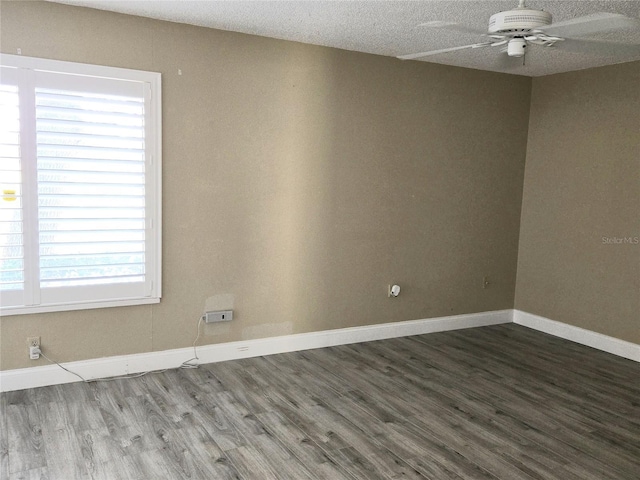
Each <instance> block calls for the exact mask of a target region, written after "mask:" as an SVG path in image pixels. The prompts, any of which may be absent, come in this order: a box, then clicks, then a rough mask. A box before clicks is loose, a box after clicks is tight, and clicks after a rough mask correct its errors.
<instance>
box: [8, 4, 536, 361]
mask: <svg viewBox="0 0 640 480" xmlns="http://www.w3.org/2000/svg"><path fill="white" fill-rule="evenodd" d="M1 8H2V10H1V17H2V18H1V22H2V23H1V25H0V27H1V35H2V36H1V38H0V40H1V49H2V52H5V53H15V52H16V49H17V48H21V49H22V54H23V55H27V56H39V57H44V58H53V59H61V60H69V61H77V62H87V63H95V64H101V65H111V66H118V67H128V68H135V69H143V70H152V71H158V72H161V73H162V76H163V122H164V126H163V136H164V139H163V140H164V145H163V153H164V172H163V182H164V200H163V209H164V215H163V222H164V228H163V235H164V237H163V242H164V243H163V255H164V262H163V268H164V271H163V273H164V278H163V287H164V292H163V293H164V295H163V299H162V302H161V303H160V304H158V305H154V306H140V307H127V308H111V309H102V310H88V311H75V312H62V313H55V314H40V315H22V316H12V317H4V318H2V320H1V322H2V323H1V336H2V338H1V350H2V354H1V362H2V365H1V368H2V369H11V368H18V367H27V366H35V365H39V364H44V363H45V362H44V361H37V362H34V361H29V360H28V358H27V350H26V343H25V342H26V337H27V336H32V335H39V336H41V337H42V345H43V348H45V349H46V351H47V352H49V354H50V356H52V357H53V358H56V359H58V360H59V361H70V360H79V359H85V358H95V357H102V356H109V355H120V354H129V353H137V352H147V351H154V350H164V349H170V348H178V347H186V346H189V345H190V344H191V342H192V341H193V339H194V337H195V333H196V323H197V320H198V318H199V316H200V315H201V314H202V313H203V311H204V310H205V309H213V308H231V307H232V308H234V310H235V312H234V315H235V318H234V320H233V322H232V323H229V324H222V325H217V326H209V325H208V326H206V327H205V328H204V336H203V337H201V344H205V343H216V342H226V341H233V340H240V339H249V338H257V337H266V336H272V335H281V334H288V333H301V332H309V331H318V330H324V329H332V328H340V327H348V326H358V325H366V324H376V323H383V322H390V321H402V320H411V319H419V318H428V317H435V316H442V315H450V314H461V313H468V312H480V311H488V310H499V309H508V308H512V307H513V300H514V287H515V275H516V263H517V245H518V234H519V217H520V206H521V195H522V182H523V175H524V160H525V149H526V139H527V122H528V118H529V95H530V87H531V80H530V79H528V78H524V77H518V76H508V75H501V74H494V73H488V72H481V71H473V70H465V69H459V68H453V67H447V66H440V65H433V64H425V63H418V62H400V61H398V60H395V59H392V58H387V57H380V56H373V55H365V54H359V53H353V52H347V51H341V50H335V49H328V48H322V47H315V46H309V45H302V44H296V43H290V42H284V41H278V40H271V39H265V38H260V37H254V36H248V35H241V34H235V33H229V32H221V31H215V30H209V29H204V28H197V27H191V26H186V25H180V24H172V23H166V22H159V21H152V20H148V19H142V18H136V17H132V16H123V15H117V14H112V13H107V12H101V11H97V10H90V9H81V8H76V7H69V6H64V5H58V4H50V3H39V2H16V3H14V2H2V3H1ZM178 69H180V70H182V75H178ZM505 105H507V106H508V108H507V109H505ZM484 275H490V276H491V279H492V285H491V286H490V288H488V289H486V290H485V289H483V288H482V278H483V276H484ZM390 282H397V283H399V284H400V285H402V287H403V290H402V294H401V296H400V297H398V298H397V299H388V298H387V295H386V289H387V284H388V283H390Z"/></svg>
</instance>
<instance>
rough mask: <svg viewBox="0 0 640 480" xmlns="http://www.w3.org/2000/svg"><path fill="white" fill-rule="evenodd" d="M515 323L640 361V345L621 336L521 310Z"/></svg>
mask: <svg viewBox="0 0 640 480" xmlns="http://www.w3.org/2000/svg"><path fill="white" fill-rule="evenodd" d="M513 323H517V324H518V325H522V326H525V327H529V328H532V329H534V330H538V331H540V332H544V333H548V334H550V335H554V336H556V337H560V338H564V339H565V340H571V341H572V342H576V343H580V344H582V345H587V346H588V347H592V348H597V349H598V350H602V351H605V352H608V353H612V354H614V355H618V356H619V357H624V358H628V359H629V360H635V361H636V362H640V345H638V344H636V343H631V342H626V341H624V340H620V339H619V338H615V337H610V336H608V335H603V334H601V333H597V332H592V331H591V330H585V329H584V328H580V327H574V326H573V325H568V324H566V323H562V322H556V321H555V320H549V319H548V318H545V317H540V316H538V315H533V314H531V313H527V312H523V311H520V310H514V311H513Z"/></svg>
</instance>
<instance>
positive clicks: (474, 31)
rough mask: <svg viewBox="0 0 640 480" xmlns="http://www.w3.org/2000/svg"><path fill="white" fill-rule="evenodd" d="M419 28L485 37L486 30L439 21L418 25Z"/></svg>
mask: <svg viewBox="0 0 640 480" xmlns="http://www.w3.org/2000/svg"><path fill="white" fill-rule="evenodd" d="M418 26H419V27H427V28H444V29H447V30H455V31H456V32H461V33H470V34H472V35H486V34H487V30H483V29H480V28H474V27H468V26H467V25H461V24H459V23H454V22H445V21H441V20H434V21H431V22H425V23H421V24H419V25H418Z"/></svg>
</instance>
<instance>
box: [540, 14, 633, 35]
mask: <svg viewBox="0 0 640 480" xmlns="http://www.w3.org/2000/svg"><path fill="white" fill-rule="evenodd" d="M634 27H635V28H638V27H640V21H639V20H638V19H636V18H631V17H627V16H625V15H620V14H618V13H605V12H598V13H594V14H592V15H586V16H584V17H577V18H572V19H571V20H566V21H564V22H558V23H553V24H551V25H549V26H548V27H541V28H538V29H536V30H537V31H541V32H544V33H546V34H547V35H552V36H559V37H579V36H582V35H592V34H594V33H601V32H612V31H615V30H623V29H625V28H634Z"/></svg>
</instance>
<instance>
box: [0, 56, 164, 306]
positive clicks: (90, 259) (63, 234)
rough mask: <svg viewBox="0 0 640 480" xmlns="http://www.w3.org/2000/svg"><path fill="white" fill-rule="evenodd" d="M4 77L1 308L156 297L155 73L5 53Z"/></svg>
mask: <svg viewBox="0 0 640 480" xmlns="http://www.w3.org/2000/svg"><path fill="white" fill-rule="evenodd" d="M7 57H10V58H7ZM7 64H9V65H7ZM0 83H1V84H2V85H1V87H0V88H1V90H0V95H1V96H0V109H2V112H1V113H2V122H3V123H2V131H1V132H0V142H1V143H0V148H1V149H2V152H1V154H0V174H1V175H2V177H1V178H0V184H1V188H2V193H3V198H2V201H1V202H0V295H2V296H1V298H0V300H2V301H1V303H0V306H1V307H2V310H3V313H8V314H11V313H29V312H33V311H51V310H61V309H76V308H92V307H102V306H112V305H126V304H135V303H151V302H157V301H158V300H159V298H160V154H159V146H160V117H159V114H160V104H159V97H160V91H159V88H160V79H159V74H154V73H150V72H139V71H131V70H122V69H112V68H108V67H96V66H90V65H80V64H70V63H67V62H52V61H43V60H39V59H25V58H23V57H13V56H3V62H2V76H0ZM154 97H155V98H154Z"/></svg>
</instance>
